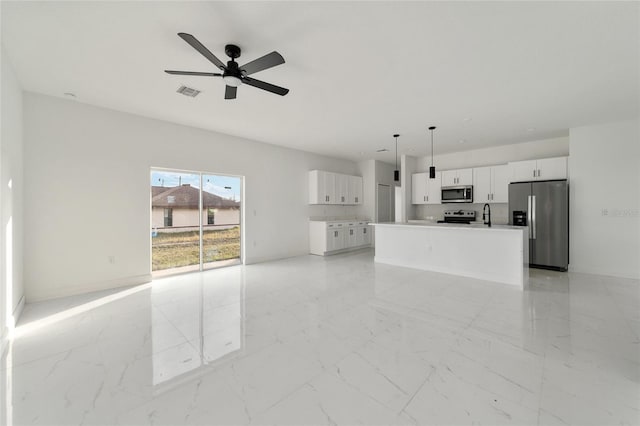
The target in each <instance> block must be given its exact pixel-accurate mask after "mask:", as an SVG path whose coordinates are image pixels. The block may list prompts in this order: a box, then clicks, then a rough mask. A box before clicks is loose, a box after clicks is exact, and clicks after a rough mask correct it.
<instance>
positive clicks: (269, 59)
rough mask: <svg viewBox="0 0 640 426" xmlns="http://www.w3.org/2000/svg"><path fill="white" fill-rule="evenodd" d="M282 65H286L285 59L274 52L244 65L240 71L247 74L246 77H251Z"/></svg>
mask: <svg viewBox="0 0 640 426" xmlns="http://www.w3.org/2000/svg"><path fill="white" fill-rule="evenodd" d="M280 64H284V58H283V57H282V55H280V54H279V53H278V52H275V51H274V52H271V53H269V54H266V55H264V56H263V57H261V58H258V59H256V60H254V61H251V62H249V63H246V64H244V65H243V66H241V67H240V69H241V70H243V71H244V72H245V75H249V74H253V73H256V72H258V71H262V70H266V69H267V68H271V67H275V66H276V65H280Z"/></svg>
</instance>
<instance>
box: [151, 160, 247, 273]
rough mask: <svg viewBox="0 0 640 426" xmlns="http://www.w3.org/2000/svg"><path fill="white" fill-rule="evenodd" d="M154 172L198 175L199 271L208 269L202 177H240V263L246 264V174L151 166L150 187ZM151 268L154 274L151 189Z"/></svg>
mask: <svg viewBox="0 0 640 426" xmlns="http://www.w3.org/2000/svg"><path fill="white" fill-rule="evenodd" d="M153 172H169V173H185V174H191V175H198V181H199V183H200V187H199V188H198V190H199V197H198V198H199V199H198V228H199V236H200V237H199V240H200V241H199V253H200V254H199V257H200V259H199V264H198V272H203V271H206V270H208V269H205V268H204V223H203V220H202V208H203V204H204V200H203V194H202V193H203V192H204V190H203V188H202V183H203V180H202V177H203V176H225V177H232V178H238V179H240V212H239V214H240V218H239V222H240V264H242V265H244V263H245V248H244V246H245V233H244V228H245V220H244V218H245V214H244V212H245V208H244V179H245V178H244V176H240V175H234V174H229V173H215V172H203V171H196V170H186V169H170V168H166V167H150V168H149V184H150V185H149V188H151V187H152V186H153V179H152V177H151V176H152V175H153ZM149 225H150V227H149V231H150V232H149V253H150V256H149V270H150V271H151V272H150V273H151V274H153V236H152V235H151V231H152V230H153V193H152V192H151V190H150V191H149ZM191 272H196V271H191ZM186 273H190V272H186Z"/></svg>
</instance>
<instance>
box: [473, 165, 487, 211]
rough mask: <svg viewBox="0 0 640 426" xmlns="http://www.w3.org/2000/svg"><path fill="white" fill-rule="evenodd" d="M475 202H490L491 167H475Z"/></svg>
mask: <svg viewBox="0 0 640 426" xmlns="http://www.w3.org/2000/svg"><path fill="white" fill-rule="evenodd" d="M473 183H474V185H473V202H474V203H488V202H490V201H491V167H476V168H475V169H473Z"/></svg>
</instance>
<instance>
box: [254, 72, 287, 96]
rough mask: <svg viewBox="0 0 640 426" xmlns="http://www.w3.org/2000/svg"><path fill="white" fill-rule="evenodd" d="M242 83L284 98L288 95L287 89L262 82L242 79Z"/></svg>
mask: <svg viewBox="0 0 640 426" xmlns="http://www.w3.org/2000/svg"><path fill="white" fill-rule="evenodd" d="M242 82H243V83H245V84H248V85H249V86H253V87H257V88H258V89H262V90H266V91H267V92H271V93H275V94H276V95H280V96H284V95H286V94H287V93H289V89H285V88H284V87H280V86H276V85H274V84H271V83H265V82H264V81H260V80H256V79H255V78H250V77H243V78H242Z"/></svg>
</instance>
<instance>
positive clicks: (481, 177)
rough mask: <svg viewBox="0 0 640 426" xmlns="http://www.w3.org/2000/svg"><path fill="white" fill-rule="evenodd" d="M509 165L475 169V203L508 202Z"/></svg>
mask: <svg viewBox="0 0 640 426" xmlns="http://www.w3.org/2000/svg"><path fill="white" fill-rule="evenodd" d="M508 176H509V171H508V167H507V165H506V164H505V165H502V166H489V167H477V168H475V169H473V202H474V203H507V202H508V201H509V200H508V197H509V179H508Z"/></svg>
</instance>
